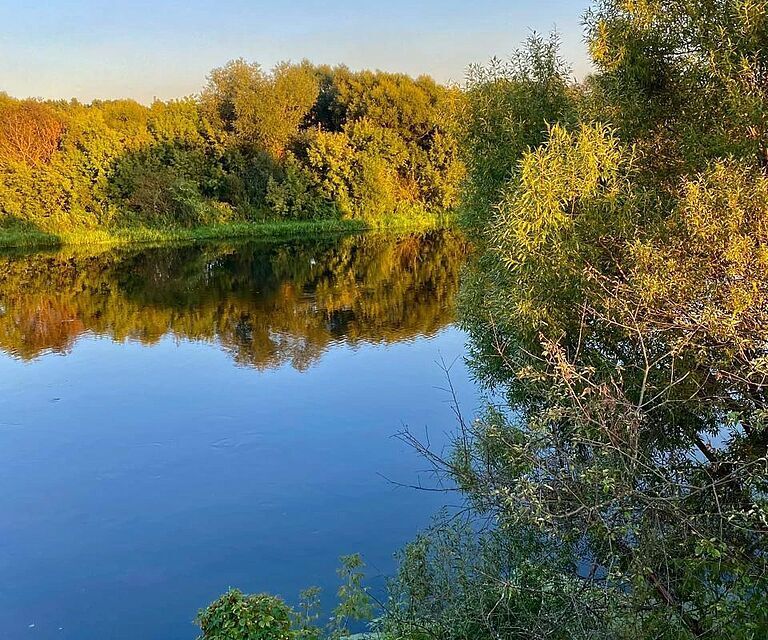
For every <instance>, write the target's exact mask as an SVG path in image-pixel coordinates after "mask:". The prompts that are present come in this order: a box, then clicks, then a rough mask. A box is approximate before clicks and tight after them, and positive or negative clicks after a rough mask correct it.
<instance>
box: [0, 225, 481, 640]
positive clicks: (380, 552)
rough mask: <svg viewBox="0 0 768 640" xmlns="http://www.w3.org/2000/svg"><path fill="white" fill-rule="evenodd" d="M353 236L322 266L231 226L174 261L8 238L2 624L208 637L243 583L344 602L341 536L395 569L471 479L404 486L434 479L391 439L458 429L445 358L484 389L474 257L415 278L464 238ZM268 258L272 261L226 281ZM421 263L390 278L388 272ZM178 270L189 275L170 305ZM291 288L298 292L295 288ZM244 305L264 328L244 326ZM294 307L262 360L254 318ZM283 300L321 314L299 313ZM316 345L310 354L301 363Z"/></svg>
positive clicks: (2, 328)
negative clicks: (231, 590) (291, 262)
mask: <svg viewBox="0 0 768 640" xmlns="http://www.w3.org/2000/svg"><path fill="white" fill-rule="evenodd" d="M340 242H342V241H341V240H339V241H338V242H333V243H331V242H329V243H327V244H326V245H325V246H324V247H323V249H322V250H320V251H319V252H318V253H317V254H315V256H316V257H314V258H313V259H312V260H313V264H314V265H315V266H317V269H319V270H321V271H322V275H320V276H318V275H310V276H302V278H303V279H302V280H301V282H297V278H296V277H288V276H285V275H280V273H278V271H279V270H280V269H279V268H278V267H277V266H275V265H278V264H283V263H284V262H285V260H286V255H287V256H288V258H290V256H297V255H304V254H303V253H302V252H303V251H305V250H306V248H305V247H301V248H299V249H295V248H290V247H289V248H288V249H287V254H286V249H285V247H282V248H281V247H275V246H274V245H273V246H269V247H264V246H253V245H245V246H242V247H238V246H234V247H227V248H226V251H224V252H223V255H225V256H227V259H225V260H222V253H221V252H219V253H216V252H215V251H214V252H212V250H211V248H210V247H206V248H203V249H201V248H183V249H179V250H178V251H177V252H176V253H175V254H173V258H174V259H173V260H169V258H168V255H169V254H168V253H167V252H166V253H158V252H157V251H156V250H151V249H147V250H144V251H142V252H139V251H133V252H130V253H129V254H123V255H120V256H117V257H115V256H109V257H108V258H106V257H105V256H104V255H100V256H78V255H74V256H67V255H52V256H13V257H8V258H7V261H6V263H5V266H3V267H2V268H3V269H6V273H11V274H15V275H14V276H13V277H10V276H9V277H7V278H6V281H5V282H4V281H3V280H2V279H0V342H2V349H3V350H2V353H0V487H1V488H2V489H1V490H0V513H2V519H1V520H0V576H2V578H1V579H0V638H9V639H11V640H13V639H16V638H36V639H38V638H39V639H48V638H61V639H65V638H66V639H72V640H74V639H77V640H90V639H94V640H96V639H99V640H104V639H105V638H111V639H123V638H124V639H129V638H130V639H132V640H135V639H136V638H142V639H151V638H158V639H160V638H162V639H166V640H172V639H175V638H179V639H182V638H185V639H191V638H194V637H195V636H196V634H197V629H196V627H195V626H194V625H193V623H192V621H193V618H194V616H195V613H196V611H197V610H198V609H199V608H200V607H203V606H205V605H206V604H207V603H208V602H210V601H211V600H213V599H214V598H216V597H217V596H218V595H219V594H221V593H222V592H223V591H225V590H226V589H227V588H228V587H230V586H235V587H238V588H240V589H242V590H243V591H249V592H258V591H269V592H272V593H276V594H279V595H281V596H283V597H284V598H286V599H287V600H288V601H289V602H295V601H296V598H297V595H298V592H299V591H300V590H301V589H303V588H305V587H307V586H310V585H318V586H320V587H321V588H323V591H324V593H325V596H324V599H323V601H324V604H325V605H326V606H330V605H331V604H332V603H333V594H334V591H335V589H336V588H337V578H336V575H335V568H336V566H337V564H338V563H337V559H338V556H340V555H342V554H348V553H353V552H360V553H361V554H362V555H363V557H364V559H365V561H366V563H367V564H368V569H367V570H368V574H369V575H370V576H371V584H372V585H373V586H374V587H377V585H380V584H381V576H383V575H386V574H389V573H391V572H392V571H393V569H394V567H395V564H394V561H393V553H394V552H395V551H396V550H397V549H398V548H399V547H400V546H401V545H403V544H404V543H405V542H407V541H408V540H409V539H410V538H412V537H413V536H414V534H415V533H416V532H417V531H418V530H419V529H420V528H422V527H424V526H426V525H428V523H429V520H430V516H431V515H432V514H433V513H434V512H435V511H437V510H438V509H439V508H440V506H441V505H443V504H445V503H446V501H450V500H451V498H450V496H448V497H447V496H446V495H444V494H440V493H433V492H423V491H417V490H414V489H410V488H406V487H402V486H399V485H398V484H397V483H403V484H408V485H411V484H418V483H423V484H424V485H427V486H431V485H433V484H434V479H433V478H432V477H431V475H430V474H428V473H425V471H426V470H427V469H428V465H427V464H426V462H425V461H424V460H423V459H421V458H420V457H419V456H418V455H417V454H416V453H414V452H413V451H412V450H410V449H409V448H408V447H407V446H406V445H405V444H403V443H402V442H401V441H400V440H398V439H397V438H395V437H393V436H394V435H395V434H396V433H397V432H398V431H399V430H401V429H402V428H403V427H404V426H405V425H407V426H408V427H409V428H411V429H413V430H414V431H418V432H420V433H424V431H425V430H428V432H429V436H430V439H431V442H432V444H433V445H434V446H436V447H441V446H443V445H444V444H445V443H446V442H447V439H448V438H449V433H450V431H451V430H452V428H453V426H454V420H453V416H452V411H451V405H450V397H449V396H448V394H447V392H446V391H445V390H444V389H442V387H445V374H444V372H443V371H442V369H441V366H440V365H439V364H438V361H439V360H440V359H443V360H445V361H447V362H453V361H455V362H454V364H453V368H452V370H451V379H452V381H453V384H454V385H455V387H456V389H457V392H458V396H459V398H460V399H461V400H462V401H464V402H466V405H467V407H466V408H467V409H468V410H471V408H472V403H473V402H474V397H475V394H474V391H473V388H472V385H471V383H470V381H469V377H468V373H467V371H466V369H465V367H464V365H463V362H462V361H461V356H462V354H463V351H464V336H463V334H462V333H461V332H460V331H458V330H457V329H456V328H454V327H453V325H452V311H451V309H450V307H451V305H452V301H453V293H454V290H455V277H454V276H455V274H454V271H453V269H454V268H455V269H458V268H459V267H460V265H454V264H450V265H448V264H447V263H445V264H443V266H442V267H441V268H440V269H438V270H437V271H438V272H439V273H442V274H443V275H434V274H432V271H433V270H434V269H433V265H432V266H429V269H431V271H430V272H429V273H430V274H432V275H424V273H423V272H421V271H420V272H419V273H418V274H416V276H414V273H415V272H416V271H418V270H419V269H421V270H423V269H425V268H427V267H426V266H425V265H424V264H422V263H423V262H424V261H425V260H428V259H432V258H434V259H435V260H438V261H440V260H443V261H444V260H445V255H444V254H445V251H443V249H444V247H443V244H442V243H444V242H446V240H445V239H437V240H435V239H431V240H430V242H431V244H430V248H428V249H426V250H425V249H421V250H420V251H419V253H420V254H421V256H420V257H419V258H418V259H419V260H420V261H421V262H419V264H416V263H413V262H408V261H407V260H406V261H404V262H402V263H399V264H398V266H397V267H396V268H395V269H394V271H392V270H391V269H390V270H387V269H382V268H381V265H386V264H390V263H392V258H391V255H392V247H391V246H390V245H391V244H392V243H393V242H395V241H391V240H377V241H376V243H375V245H371V241H369V240H367V241H363V240H356V239H345V240H344V241H343V242H344V246H343V247H342V248H339V243H340ZM361 242H368V245H366V246H365V247H363V249H360V247H359V246H358V245H359V243H361ZM372 246H373V248H372ZM436 247H437V248H436ZM342 249H343V251H342ZM153 251H154V254H153ZM398 251H401V252H404V251H405V250H404V249H402V250H400V249H399V250H398ZM339 252H342V253H343V254H344V255H356V256H359V255H365V256H366V258H365V260H362V259H360V260H359V262H360V263H362V262H364V263H365V264H366V265H367V266H366V267H365V269H363V268H362V267H360V264H359V263H358V262H355V260H357V258H356V259H355V260H353V261H352V264H348V263H346V262H345V261H343V260H341V261H340V260H339V259H338V258H339V255H340V253H339ZM430 252H432V253H435V252H436V255H434V256H432V255H431V253H430ZM212 253H213V255H212ZM449 253H451V252H449ZM437 254H439V255H437ZM460 254H461V251H459V252H456V253H451V255H452V256H453V257H452V258H451V259H452V260H454V261H456V260H458V258H457V257H456V256H458V255H460ZM201 255H202V256H203V258H201ZM409 255H410V254H409ZM254 256H255V257H257V258H258V263H259V264H261V265H262V266H263V265H264V264H271V265H272V267H269V268H266V269H264V268H259V269H257V270H253V269H251V268H250V267H249V268H248V269H246V270H245V271H243V270H241V271H240V272H239V275H238V273H235V276H236V277H234V278H231V280H232V282H231V283H230V284H229V285H223V284H222V282H229V280H227V278H224V276H226V275H232V273H229V274H226V273H225V271H226V270H229V271H230V272H233V271H234V272H236V271H237V269H233V267H232V266H231V265H232V264H235V263H237V264H242V260H241V259H246V261H247V262H248V264H252V259H253V258H254ZM398 256H399V254H398ZM425 256H426V257H425ZM398 260H399V257H398ZM395 262H397V260H395ZM147 263H149V264H151V265H152V269H149V270H148V269H146V268H143V269H138V268H137V265H139V264H141V265H145V266H146V264H147ZM342 263H343V264H342ZM169 264H174V265H176V266H174V267H173V268H171V271H172V273H170V272H168V271H163V270H164V269H167V268H169V267H167V265H169ZM94 265H96V266H94ZM105 265H107V266H105ZM178 265H181V266H180V267H179V266H178ZM329 265H335V266H329ZM372 265H374V266H372ZM414 265H415V266H414ZM89 270H90V271H89ZM218 270H221V273H220V274H219V275H220V276H221V277H218V276H217V274H216V273H213V275H212V271H213V272H216V271H218ZM54 271H55V272H56V273H57V274H61V273H66V276H61V278H58V279H57V278H52V277H51V274H53V272H54ZM363 271H365V274H364V275H361V273H362V272H363ZM246 272H247V274H248V275H247V276H243V273H246ZM351 272H354V273H351ZM30 273H31V274H32V275H30ZM147 273H152V274H154V275H153V276H152V278H149V277H147V275H146V274H147ZM169 273H170V275H169ZM180 273H181V274H183V278H180V277H179V276H178V274H180ZM318 273H319V272H318ZM84 274H85V275H84ZM142 274H143V275H142ZM158 274H160V275H158ZM174 274H175V275H174ZM329 274H330V276H329ZM419 274H420V275H419ZM446 274H447V275H446ZM172 275H173V277H171V276H172ZM14 278H15V279H14ZM222 278H224V280H222ZM350 278H352V280H353V281H354V283H355V285H354V287H353V289H354V290H355V291H357V292H358V293H356V294H349V288H348V283H349V282H350ZM408 278H410V279H411V281H412V286H411V287H407V288H406V290H404V291H403V292H402V295H399V296H398V295H397V294H392V290H393V287H392V286H391V282H389V281H388V280H387V279H389V280H391V281H392V282H402V281H403V279H408ZM446 279H448V280H450V281H446ZM382 280H384V282H382ZM167 282H174V283H175V284H174V290H173V291H171V292H170V295H165V296H163V297H162V300H161V301H159V302H158V295H157V291H158V290H159V289H160V288H162V286H161V284H159V283H167ZM213 282H216V283H217V284H216V286H213V284H212V283H213ZM84 283H85V284H84ZM126 283H129V284H126ZM265 283H269V285H267V284H265ZM329 283H330V284H329ZM67 287H69V289H67ZM334 287H336V288H337V289H336V290H335V291H334ZM294 289H298V290H299V292H300V293H299V295H298V296H296V297H295V301H294V296H293V294H291V295H290V296H288V297H286V296H285V295H283V294H282V293H281V294H275V293H274V292H275V291H288V290H290V291H292V290H294ZM267 290H269V291H271V292H272V293H270V294H266V293H265V291H267ZM329 290H330V291H331V294H332V295H331V294H328V291H329ZM137 292H138V293H137ZM382 292H386V296H385V294H384V293H382ZM166 293H168V292H167V291H166ZM192 293H193V294H194V295H191V294H192ZM182 294H183V295H182ZM355 295H357V296H358V297H357V298H355ZM384 297H386V299H387V302H386V304H384V305H383V307H386V308H382V309H379V308H378V307H376V300H381V299H383V298H384ZM148 298H149V299H151V302H150V303H146V305H145V302H144V301H145V300H146V299H148ZM337 298H338V299H342V302H340V303H337V302H334V303H333V305H334V308H333V309H329V307H328V305H329V304H330V303H328V302H327V300H330V299H334V300H336V299H337ZM324 300H325V301H326V302H324ZM292 304H293V305H294V306H293V307H292V306H291V305H292ZM233 305H234V307H235V308H236V309H235V310H236V311H237V317H238V318H240V320H238V326H241V325H242V323H243V322H244V321H243V320H242V318H245V317H247V318H248V322H249V323H250V325H249V330H248V331H242V330H238V331H239V332H238V331H235V332H234V333H231V332H228V330H226V329H225V328H224V326H225V324H226V322H225V320H224V316H225V315H231V312H232V308H233ZM253 305H255V306H256V307H258V308H259V309H261V310H262V311H263V313H262V315H260V316H259V317H258V319H254V318H255V316H254V312H253V308H254V306H253ZM324 305H325V306H324ZM419 305H421V306H420V307H419ZM245 307H247V308H248V310H249V311H248V313H246V312H245V311H243V308H245ZM337 307H338V308H337ZM371 308H376V309H377V311H376V312H375V313H373V314H372V313H370V312H369V310H370V309H371ZM427 308H428V311H429V312H428V313H425V309H427ZM62 309H65V310H66V312H64V311H62ZM115 309H118V310H119V313H118V312H117V311H115ZM169 309H170V310H171V311H172V313H170V315H168V314H166V315H163V313H165V312H166V311H168V310H169ZM225 309H227V311H225ZM52 310H54V311H55V313H54V311H52ZM273 310H274V313H275V316H277V315H279V316H280V318H283V319H281V320H276V321H275V323H274V326H272V325H270V328H269V329H268V330H267V331H264V332H263V333H264V335H266V336H269V337H270V338H269V339H270V340H271V342H270V346H269V348H267V349H266V350H267V351H268V352H269V355H268V357H263V358H262V357H258V358H253V359H251V360H250V361H249V360H248V358H244V357H243V356H242V354H243V352H247V353H252V352H253V348H252V345H253V344H254V343H255V342H256V340H255V338H254V337H253V336H254V332H255V329H254V327H255V326H256V325H258V326H262V325H264V323H265V322H267V323H268V322H271V321H270V317H271V316H270V314H271V313H272V312H273ZM161 312H162V313H161ZM158 313H159V314H160V316H162V317H163V318H165V319H164V320H163V322H164V323H165V324H162V323H160V324H158V322H159V321H158V320H157V319H156V316H157V315H158ZM144 316H151V318H150V320H147V317H144ZM315 316H318V317H319V318H320V320H321V321H317V322H316V320H317V318H316V317H315ZM285 317H288V318H292V317H301V318H303V319H304V320H302V322H298V323H296V327H298V328H295V329H293V330H291V329H289V328H286V323H288V324H290V322H288V321H286V320H284V318H285ZM339 317H343V319H344V320H343V322H341V324H340V323H339V321H338V318H339ZM107 318H109V319H107ZM414 318H417V319H416V320H414ZM409 319H410V320H411V321H412V322H409ZM192 320H194V323H195V327H194V329H192V328H189V326H190V323H191V322H192ZM148 322H149V323H151V324H152V325H153V333H152V335H151V337H149V338H148V337H147V327H146V325H147V323H148ZM291 322H292V321H291ZM388 323H389V324H388ZM209 324H210V330H209V331H206V330H205V328H206V326H207V325H209ZM118 325H119V326H118ZM278 325H279V327H280V328H279V330H278V329H276V328H275V327H276V326H278ZM323 328H325V329H323ZM292 331H293V332H292ZM322 331H326V333H327V335H326V334H323V333H322ZM62 332H64V333H66V336H65V337H62ZM233 336H235V337H234V338H233ZM238 336H239V337H238ZM233 340H234V341H235V342H234V343H233ZM238 340H241V341H240V342H238ZM260 340H261V339H260ZM261 341H262V342H263V340H261ZM245 343H247V344H245ZM297 343H298V344H299V345H300V350H301V351H302V353H303V352H306V351H309V352H311V354H312V355H311V357H308V358H304V357H302V358H301V359H300V360H299V361H297V359H296V357H295V353H296V349H297V347H296V344H297ZM274 345H277V346H274ZM308 345H309V346H308ZM260 348H262V347H260ZM262 350H264V349H263V348H262ZM281 350H287V351H288V352H289V355H288V356H286V357H283V356H282V354H281ZM457 359H458V360H457Z"/></svg>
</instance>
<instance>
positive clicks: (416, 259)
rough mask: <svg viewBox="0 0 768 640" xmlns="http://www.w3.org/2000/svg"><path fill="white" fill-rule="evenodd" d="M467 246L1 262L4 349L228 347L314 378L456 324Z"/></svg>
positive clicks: (372, 238)
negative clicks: (358, 353)
mask: <svg viewBox="0 0 768 640" xmlns="http://www.w3.org/2000/svg"><path fill="white" fill-rule="evenodd" d="M466 251H467V246H466V243H465V242H464V241H463V240H462V239H461V238H460V237H459V236H457V235H454V234H452V233H449V232H433V233H429V234H424V235H407V236H401V237H397V238H392V237H383V236H377V235H365V236H354V237H343V238H327V239H324V240H321V241H312V242H308V241H307V242H298V241H297V242H291V243H280V244H266V243H260V244H254V243H248V244H242V243H240V244H231V243H229V244H222V243H215V244H201V245H191V246H181V247H162V248H153V249H147V248H142V249H135V248H134V249H126V248H122V249H117V250H109V251H107V250H102V251H84V250H65V251H62V252H58V253H49V254H34V255H29V256H0V349H2V350H3V351H5V352H7V353H9V354H11V355H13V356H15V357H18V358H21V359H25V360H29V359H34V358H36V357H37V356H39V355H41V354H43V353H46V352H58V353H66V352H67V351H69V350H70V349H71V348H72V347H73V345H74V344H75V342H76V341H77V340H78V338H79V337H80V336H82V335H83V334H85V333H87V332H92V333H95V334H99V335H106V336H109V337H111V338H112V339H114V340H115V341H120V342H122V341H125V340H129V339H131V340H138V341H140V342H141V343H144V344H153V343H156V342H157V341H159V340H160V339H161V338H162V337H163V336H166V335H172V336H175V337H177V338H185V339H191V340H200V341H211V342H214V341H215V342H216V343H218V344H220V345H221V346H222V347H223V348H224V349H226V350H227V351H228V352H229V353H231V354H232V357H233V358H234V359H235V360H236V361H237V362H238V363H241V364H244V365H248V366H253V367H257V368H259V369H265V368H270V367H276V366H279V365H281V364H283V363H285V362H290V363H291V364H292V365H293V366H294V367H295V368H297V369H299V370H304V369H306V368H308V367H309V366H311V365H312V363H314V362H316V361H317V359H318V358H319V357H320V356H321V355H322V354H323V352H324V351H325V350H326V349H327V348H328V347H329V346H330V345H332V344H334V343H336V342H344V343H347V344H350V345H356V344H358V343H360V342H370V343H391V342H399V341H403V340H408V339H412V338H415V337H418V336H430V335H433V334H434V333H435V332H436V331H438V330H439V329H441V328H442V327H444V326H446V325H447V324H449V323H450V322H451V320H452V304H451V302H452V298H453V296H454V294H455V292H456V289H457V286H458V276H459V270H460V267H461V264H462V262H463V260H464V257H465V255H466Z"/></svg>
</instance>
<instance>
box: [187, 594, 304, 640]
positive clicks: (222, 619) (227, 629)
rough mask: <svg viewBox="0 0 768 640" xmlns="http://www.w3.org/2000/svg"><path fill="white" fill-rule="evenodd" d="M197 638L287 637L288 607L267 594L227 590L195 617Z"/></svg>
mask: <svg viewBox="0 0 768 640" xmlns="http://www.w3.org/2000/svg"><path fill="white" fill-rule="evenodd" d="M197 623H198V624H199V625H200V629H201V630H202V635H201V636H200V639H201V640H289V639H290V638H291V637H292V634H291V610H290V608H289V607H288V605H286V604H285V603H284V602H283V601H282V600H280V599H279V598H276V597H274V596H270V595H267V594H264V593H262V594H257V595H244V594H243V593H242V592H241V591H238V590H237V589H230V590H229V591H227V592H226V593H225V594H224V595H223V596H221V597H220V598H219V599H218V600H215V601H214V602H212V603H211V604H209V605H208V606H207V607H206V608H205V609H203V610H202V611H201V612H200V613H199V614H198V616H197Z"/></svg>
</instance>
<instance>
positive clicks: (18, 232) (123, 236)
mask: <svg viewBox="0 0 768 640" xmlns="http://www.w3.org/2000/svg"><path fill="white" fill-rule="evenodd" d="M449 225H450V219H449V218H448V217H447V216H434V217H430V218H420V219H418V220H405V219H394V220H391V221H390V222H389V223H388V224H375V225H372V224H370V223H368V222H365V221H362V220H303V221H296V220H287V221H271V222H233V223H227V224H218V225H211V226H202V227H193V228H183V227H169V228H165V229H159V228H151V227H123V228H117V229H78V230H74V231H67V232H61V233H49V232H45V231H41V230H39V229H36V228H34V227H25V226H11V227H6V228H3V227H0V249H16V248H23V249H36V248H40V249H44V248H52V247H60V246H65V245H97V244H99V245H104V244H108V245H128V244H143V243H163V242H180V241H181V242H184V241H187V242H189V241H198V240H217V239H222V240H223V239H231V238H243V239H245V238H253V239H259V238H265V239H273V238H277V239H282V238H284V239H290V238H298V237H308V236H319V235H326V234H331V233H359V232H362V231H368V230H372V229H377V230H387V231H425V230H428V229H435V228H441V227H445V226H449Z"/></svg>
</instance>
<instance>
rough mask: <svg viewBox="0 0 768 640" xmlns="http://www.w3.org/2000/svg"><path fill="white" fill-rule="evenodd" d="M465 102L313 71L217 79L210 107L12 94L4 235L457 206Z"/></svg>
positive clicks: (2, 202)
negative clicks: (14, 229)
mask: <svg viewBox="0 0 768 640" xmlns="http://www.w3.org/2000/svg"><path fill="white" fill-rule="evenodd" d="M460 98H461V92H459V91H457V90H453V89H448V88H446V87H443V86H440V85H438V84H437V83H435V82H434V81H433V80H431V79H430V78H426V77H421V78H417V79H413V78H410V77H408V76H406V75H402V74H391V73H384V72H378V71H377V72H371V71H363V72H352V71H350V70H349V69H347V68H345V67H335V68H331V67H327V66H323V67H318V66H314V65H312V64H310V63H308V62H302V63H299V64H291V63H280V64H278V65H276V66H275V67H274V68H273V69H272V70H271V71H265V70H264V69H262V68H261V67H260V66H259V65H258V64H255V63H250V62H246V61H245V60H242V59H240V60H234V61H232V62H229V63H228V64H226V65H225V66H224V67H221V68H218V69H214V70H213V71H212V72H211V73H210V75H209V77H208V81H207V84H206V85H205V87H204V89H203V91H202V92H201V94H200V96H199V97H197V98H185V99H182V100H174V101H169V102H160V101H156V102H154V103H153V104H152V105H151V106H148V107H147V106H144V105H141V104H139V103H137V102H134V101H132V100H110V101H94V102H93V103H91V104H89V105H82V104H79V103H78V102H76V101H71V102H63V101H47V102H41V101H36V100H24V101H19V100H15V99H12V98H9V97H7V96H5V95H0V224H5V225H7V224H15V223H27V224H32V225H35V226H37V227H39V228H41V229H43V230H46V231H54V232H55V231H62V230H68V229H73V228H76V227H93V226H97V225H107V226H119V225H131V224H144V225H184V226H194V225H199V224H208V223H216V222H226V221H230V220H260V219H266V218H272V219H279V218H294V219H295V218H318V217H342V216H343V217H354V218H364V219H368V220H371V221H384V220H385V219H387V218H388V217H405V218H408V217H409V216H420V215H423V214H428V213H435V212H440V211H444V210H447V209H451V208H453V207H454V206H455V205H456V201H457V195H458V187H459V182H460V180H461V178H462V175H463V170H462V164H461V162H460V161H459V159H458V153H457V148H456V142H455V138H454V137H453V135H452V130H453V126H452V125H453V119H454V114H455V112H456V109H457V105H458V102H459V100H460Z"/></svg>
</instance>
